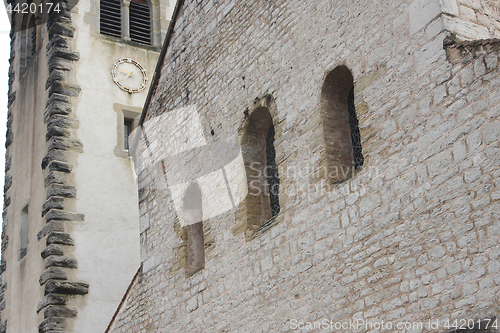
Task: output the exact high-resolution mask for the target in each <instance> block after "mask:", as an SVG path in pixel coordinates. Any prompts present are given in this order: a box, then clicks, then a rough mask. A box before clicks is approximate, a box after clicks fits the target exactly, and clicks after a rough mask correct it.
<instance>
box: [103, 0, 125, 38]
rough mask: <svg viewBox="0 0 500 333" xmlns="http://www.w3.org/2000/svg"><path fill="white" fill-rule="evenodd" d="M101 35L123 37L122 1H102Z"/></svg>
mask: <svg viewBox="0 0 500 333" xmlns="http://www.w3.org/2000/svg"><path fill="white" fill-rule="evenodd" d="M100 11H101V12H100V31H101V34H104V35H108V36H114V37H118V38H120V37H121V36H122V32H121V27H122V14H121V5H120V0H101V9H100Z"/></svg>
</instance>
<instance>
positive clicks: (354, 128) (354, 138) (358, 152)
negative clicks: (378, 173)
mask: <svg viewBox="0 0 500 333" xmlns="http://www.w3.org/2000/svg"><path fill="white" fill-rule="evenodd" d="M347 110H348V112H349V127H350V129H351V143H352V153H353V158H354V169H355V170H357V169H359V168H361V167H362V166H363V163H364V161H365V158H364V157H363V147H362V146H361V134H360V132H359V122H358V116H357V115H356V106H355V105H354V86H352V88H351V90H349V95H348V97H347Z"/></svg>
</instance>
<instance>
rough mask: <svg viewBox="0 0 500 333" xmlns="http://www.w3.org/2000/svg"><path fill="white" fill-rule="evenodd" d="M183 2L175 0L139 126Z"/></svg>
mask: <svg viewBox="0 0 500 333" xmlns="http://www.w3.org/2000/svg"><path fill="white" fill-rule="evenodd" d="M183 4H184V0H178V1H177V3H176V5H175V9H174V15H173V16H172V20H171V21H170V24H169V25H168V30H167V35H166V36H165V39H164V41H163V45H162V47H161V51H160V57H159V58H158V62H157V63H156V68H155V72H154V74H153V79H152V80H151V85H150V86H149V90H148V95H147V97H146V100H145V101H144V106H143V107H142V113H141V118H140V120H139V126H141V127H142V125H143V123H144V119H145V118H146V113H147V111H148V109H149V105H150V103H151V98H152V97H153V92H154V91H155V90H156V86H157V85H158V81H159V80H160V74H161V68H162V67H163V63H164V61H165V55H166V54H167V50H168V46H169V44H170V40H171V39H172V35H173V33H174V27H175V23H176V22H177V18H178V16H179V12H180V9H181V7H182V5H183Z"/></svg>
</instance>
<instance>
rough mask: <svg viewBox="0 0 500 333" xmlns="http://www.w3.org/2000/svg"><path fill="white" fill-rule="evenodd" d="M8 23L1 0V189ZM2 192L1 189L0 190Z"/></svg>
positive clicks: (3, 161) (3, 157)
mask: <svg viewBox="0 0 500 333" xmlns="http://www.w3.org/2000/svg"><path fill="white" fill-rule="evenodd" d="M9 31H10V23H9V18H8V16H7V12H6V11H5V6H4V5H3V1H2V3H1V4H0V170H1V172H0V173H1V175H2V176H1V177H0V179H1V180H0V184H1V185H2V187H1V188H2V189H3V181H4V177H3V170H4V165H5V129H6V126H5V125H6V123H7V90H8V80H9V76H8V74H9V55H10V38H9ZM2 192H3V191H2Z"/></svg>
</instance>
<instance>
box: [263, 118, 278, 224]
mask: <svg viewBox="0 0 500 333" xmlns="http://www.w3.org/2000/svg"><path fill="white" fill-rule="evenodd" d="M274 134H275V133H274V125H273V124H272V123H271V125H269V130H268V131H267V137H266V171H267V184H268V188H269V202H270V203H269V204H270V206H271V215H272V216H276V215H278V213H279V212H280V202H279V192H280V178H279V177H278V165H277V164H276V149H275V148H274Z"/></svg>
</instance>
